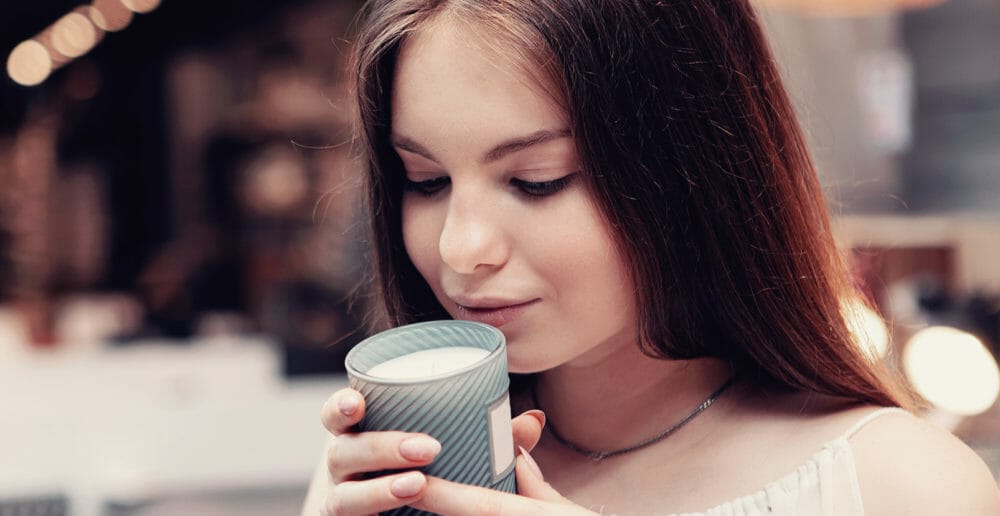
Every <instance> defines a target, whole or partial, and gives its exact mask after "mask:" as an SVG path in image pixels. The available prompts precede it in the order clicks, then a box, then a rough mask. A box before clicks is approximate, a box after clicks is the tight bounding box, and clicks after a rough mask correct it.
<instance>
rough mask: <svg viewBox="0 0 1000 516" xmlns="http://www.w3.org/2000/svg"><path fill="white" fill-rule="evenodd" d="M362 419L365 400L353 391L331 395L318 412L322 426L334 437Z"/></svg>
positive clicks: (343, 390)
mask: <svg viewBox="0 0 1000 516" xmlns="http://www.w3.org/2000/svg"><path fill="white" fill-rule="evenodd" d="M363 417H365V398H364V397H363V396H361V393H360V392H358V391H356V390H354V389H341V390H339V391H337V392H335V393H333V394H332V395H331V396H330V397H329V398H328V399H327V400H326V403H324V404H323V409H322V410H321V411H320V419H321V420H322V421H323V426H324V427H326V429H327V430H329V431H330V432H331V433H333V434H335V435H339V434H342V433H345V432H347V431H348V430H349V429H350V428H351V427H352V426H354V425H356V424H357V423H358V421H361V418H363Z"/></svg>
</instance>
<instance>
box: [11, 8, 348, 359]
mask: <svg viewBox="0 0 1000 516" xmlns="http://www.w3.org/2000/svg"><path fill="white" fill-rule="evenodd" d="M94 5H97V3H95V4H94ZM81 6H86V4H85V3H83V2H80V1H72V0H69V1H46V2H17V3H13V4H12V5H9V6H6V7H5V10H6V11H7V12H6V13H5V15H4V16H3V17H2V18H0V35H2V36H0V44H2V48H5V49H10V48H13V47H14V46H15V45H17V44H18V43H19V42H20V41H22V40H24V39H27V38H30V37H32V36H33V35H35V34H39V33H43V31H45V30H46V27H48V26H50V25H52V24H53V22H54V21H55V20H58V19H59V18H60V17H61V16H63V15H64V14H66V13H71V12H73V11H74V9H79V8H81ZM357 7H358V5H357V4H356V3H355V2H350V1H343V2H329V1H327V2H307V1H303V0H294V1H284V2H277V1H251V2H246V1H241V2H234V1H227V0H224V1H218V2H195V1H191V0H174V1H167V2H164V3H163V5H159V6H157V7H156V9H155V10H153V11H150V12H147V13H136V14H134V15H133V18H132V20H131V23H130V24H129V25H128V26H127V27H125V28H123V29H121V30H119V31H117V32H107V33H105V34H104V35H103V36H102V39H101V40H100V41H99V42H98V44H96V46H94V47H93V49H92V50H90V51H89V52H87V53H86V54H85V55H83V56H81V57H79V58H77V59H73V60H70V61H69V62H67V63H66V64H65V65H63V66H61V67H59V68H58V69H56V70H54V71H53V73H52V74H51V76H49V77H48V78H47V79H46V80H45V81H44V82H43V83H42V84H40V85H37V86H21V85H19V84H17V83H15V82H14V81H11V80H9V79H8V80H5V81H2V82H0V89H2V99H3V101H2V102H3V104H2V118H0V120H2V124H0V155H6V156H8V157H9V159H3V160H0V162H3V163H2V164H0V170H2V172H3V173H2V176H0V177H2V184H3V187H2V189H3V192H2V197H0V199H2V204H0V209H2V212H0V213H2V214H3V216H2V219H0V227H2V230H3V240H2V246H0V249H3V250H4V252H2V253H0V257H2V259H3V268H2V269H0V270H2V271H3V278H2V279H3V281H0V295H2V296H3V299H5V300H8V301H11V302H13V304H14V305H15V306H18V307H19V308H20V309H21V313H23V314H24V315H25V316H26V317H27V319H28V320H29V321H30V325H29V327H30V338H31V341H32V342H33V343H34V344H35V345H38V346H49V345H57V342H58V341H62V340H67V339H72V336H71V335H60V334H59V326H60V325H59V321H58V318H59V317H61V316H63V315H64V313H63V312H62V308H63V306H62V301H63V300H65V299H67V298H72V297H74V296H78V295H88V296H93V295H95V294H101V293H106V294H109V293H115V294H118V295H119V297H118V300H119V301H121V302H122V303H125V304H127V305H128V306H129V307H130V308H131V309H132V310H133V312H134V313H133V315H134V314H136V313H137V314H138V316H137V317H134V318H133V319H130V320H124V319H127V318H122V317H119V320H118V321H115V322H114V324H112V326H117V327H116V328H112V329H109V331H111V333H112V334H111V335H106V336H105V337H109V338H112V339H113V340H114V341H116V342H120V343H128V342H130V341H134V340H136V339H143V338H148V337H153V336H156V337H171V338H177V339H179V340H178V342H183V340H182V339H186V338H188V337H191V336H192V335H197V334H201V333H206V332H207V333H212V332H216V333H217V332H245V331H266V332H269V333H272V334H275V335H277V336H279V337H280V340H281V341H282V343H283V344H284V345H285V349H286V359H287V367H288V373H289V374H291V375H295V374H309V373H317V372H324V371H330V370H339V369H341V368H342V366H341V364H342V359H343V352H344V351H345V350H346V348H347V347H349V345H350V344H351V343H353V342H354V341H356V339H357V338H358V337H359V336H360V332H361V330H360V326H359V321H358V314H359V313H360V312H359V311H358V309H357V307H358V303H359V302H360V301H352V299H353V298H351V297H350V296H349V294H350V293H351V291H352V289H354V288H355V287H356V286H357V285H358V284H359V282H358V279H359V278H360V274H361V272H362V271H361V269H360V267H359V266H358V265H359V263H360V257H359V252H360V245H359V243H358V242H359V238H358V237H359V234H358V232H357V228H356V224H355V219H354V210H355V207H354V206H355V198H354V194H355V190H356V181H357V178H356V169H355V167H354V166H353V165H352V161H351V158H350V154H349V153H350V137H349V130H348V129H349V119H348V114H347V110H346V109H345V108H344V105H343V102H342V96H343V92H342V90H343V88H342V84H343V80H342V77H341V74H342V73H343V68H344V62H343V61H344V57H345V54H346V49H347V47H348V43H347V39H346V38H347V34H348V30H349V24H350V22H351V21H352V19H353V17H354V15H355V11H356V9H357ZM49 32H50V33H53V32H54V31H49ZM358 299H363V298H358ZM119 304H121V303H119ZM352 307H353V309H352ZM118 309H119V311H120V310H122V309H123V308H122V307H120V306H119V307H118ZM109 316H110V317H114V314H113V313H109Z"/></svg>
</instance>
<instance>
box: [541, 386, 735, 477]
mask: <svg viewBox="0 0 1000 516" xmlns="http://www.w3.org/2000/svg"><path fill="white" fill-rule="evenodd" d="M735 379H736V377H735V376H730V377H729V380H727V381H726V383H725V384H723V385H722V387H719V389H718V390H716V391H715V392H713V393H712V394H710V395H709V396H708V398H706V399H705V401H703V402H701V405H698V406H697V407H695V409H694V410H692V411H691V413H689V414H688V415H686V416H684V419H681V420H680V421H678V422H676V423H674V424H673V425H671V426H670V428H667V429H666V430H664V431H662V432H660V433H658V434H656V435H654V436H652V437H650V438H649V439H645V440H643V441H640V442H639V443H636V444H633V445H632V446H628V447H625V448H621V449H618V450H609V451H602V450H596V451H595V450H588V449H586V448H584V447H583V446H580V445H579V444H576V443H574V442H573V441H570V440H569V439H566V438H565V437H563V436H562V434H560V433H559V430H557V429H556V427H555V425H554V424H552V420H549V422H548V423H547V424H546V425H545V430H547V431H548V432H549V433H550V434H551V435H552V437H553V438H554V439H555V440H556V441H558V442H559V444H561V445H563V446H565V447H566V448H569V449H570V450H572V451H574V452H576V453H578V454H580V455H583V456H584V457H587V458H588V459H590V460H592V461H594V462H599V461H602V460H604V459H607V458H608V457H616V456H618V455H625V454H626V453H632V452H634V451H636V450H641V449H643V448H645V447H647V446H650V445H652V444H656V443H658V442H660V441H662V440H664V439H666V438H667V437H670V435H671V434H673V433H674V432H676V431H677V430H680V429H681V427H683V426H684V425H686V424H688V422H690V421H691V420H692V419H694V417H695V416H697V415H698V414H701V413H702V412H704V410H705V409H707V408H708V407H711V406H712V403H715V400H717V399H719V396H721V395H722V393H724V392H726V389H729V387H730V386H732V385H733V382H734V381H735ZM531 399H532V401H533V402H534V403H535V408H537V409H538V410H541V411H542V412H544V411H545V410H544V409H542V406H541V404H540V403H538V390H537V389H535V388H534V387H532V389H531Z"/></svg>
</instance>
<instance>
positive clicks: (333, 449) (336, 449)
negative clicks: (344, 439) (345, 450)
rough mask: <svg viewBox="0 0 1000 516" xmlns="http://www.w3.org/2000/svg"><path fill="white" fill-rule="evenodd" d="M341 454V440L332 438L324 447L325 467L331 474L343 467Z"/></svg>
mask: <svg viewBox="0 0 1000 516" xmlns="http://www.w3.org/2000/svg"><path fill="white" fill-rule="evenodd" d="M343 460H344V459H343V454H342V453H341V440H340V439H333V440H331V441H330V444H329V446H327V448H326V467H327V469H328V470H330V473H331V474H334V475H335V476H336V474H337V473H338V472H339V471H340V469H341V468H343V466H344V464H343Z"/></svg>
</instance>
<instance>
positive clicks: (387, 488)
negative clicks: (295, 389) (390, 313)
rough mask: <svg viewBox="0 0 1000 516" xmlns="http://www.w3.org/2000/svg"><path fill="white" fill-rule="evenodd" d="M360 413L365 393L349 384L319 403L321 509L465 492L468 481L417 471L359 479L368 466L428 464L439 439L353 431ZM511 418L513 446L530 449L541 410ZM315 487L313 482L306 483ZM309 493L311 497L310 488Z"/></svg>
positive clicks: (358, 508) (448, 497)
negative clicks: (324, 433) (326, 434)
mask: <svg viewBox="0 0 1000 516" xmlns="http://www.w3.org/2000/svg"><path fill="white" fill-rule="evenodd" d="M364 414H365V402H364V398H363V397H362V396H361V394H360V393H358V392H357V391H355V390H352V389H342V390H340V391H337V392H335V393H334V394H333V395H332V396H331V397H330V399H329V400H327V402H326V404H325V405H324V406H323V410H322V421H323V426H325V427H326V429H327V430H329V431H330V433H331V434H332V435H333V437H332V438H331V440H330V445H329V447H328V450H327V455H326V469H327V470H328V472H329V489H328V492H327V497H326V501H325V502H324V503H323V513H324V514H329V515H336V516H341V515H355V514H357V515H362V514H373V513H377V512H380V511H387V510H390V509H393V508H396V507H401V506H403V505H415V502H417V501H418V500H421V499H422V498H423V497H424V496H425V494H428V493H430V494H432V495H434V496H433V500H432V501H431V503H445V504H447V503H459V502H458V499H459V498H461V497H462V496H467V493H465V492H464V491H463V490H462V489H456V487H458V488H466V487H468V486H459V485H458V484H454V483H451V482H445V481H443V480H440V479H429V478H427V477H426V476H425V475H424V474H423V473H421V472H419V471H403V472H400V473H394V474H391V475H386V476H381V477H377V478H373V479H363V478H362V475H363V474H364V473H369V472H375V471H383V470H415V469H416V468H419V467H421V466H424V465H427V464H429V463H430V462H431V461H433V460H434V457H436V456H437V454H438V452H440V451H441V445H440V443H438V442H437V441H436V440H434V439H433V438H431V437H429V436H427V435H425V434H416V433H406V432H361V433H357V432H352V431H351V429H352V427H354V425H356V424H357V423H358V422H359V421H361V419H362V418H364ZM511 423H512V428H513V431H514V443H515V446H517V447H519V448H520V449H532V448H534V446H535V444H536V443H537V442H538V439H539V437H540V436H541V431H542V426H543V425H544V424H545V416H544V414H543V413H542V412H541V411H537V410H532V411H528V412H526V413H524V414H522V415H520V416H518V417H516V418H514V419H513V421H512V422H511ZM517 460H518V464H517V466H516V467H517V469H518V470H519V471H522V470H523V469H524V467H525V466H524V465H523V464H522V461H523V458H522V457H519V458H518V459H517ZM521 474H522V473H520V472H519V473H518V475H519V476H518V482H520V481H521V480H520V478H521V476H520V475H521ZM315 487H316V484H315V482H314V485H313V488H311V489H315ZM458 491H463V492H458ZM484 491H490V490H484ZM490 492H493V491H490ZM308 498H312V493H311V494H310V496H308V497H307V499H308ZM472 503H477V502H472ZM308 505H309V502H307V506H308ZM307 510H308V509H307ZM430 510H433V509H430ZM459 512H462V513H468V512H469V511H468V510H461V511H459Z"/></svg>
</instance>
